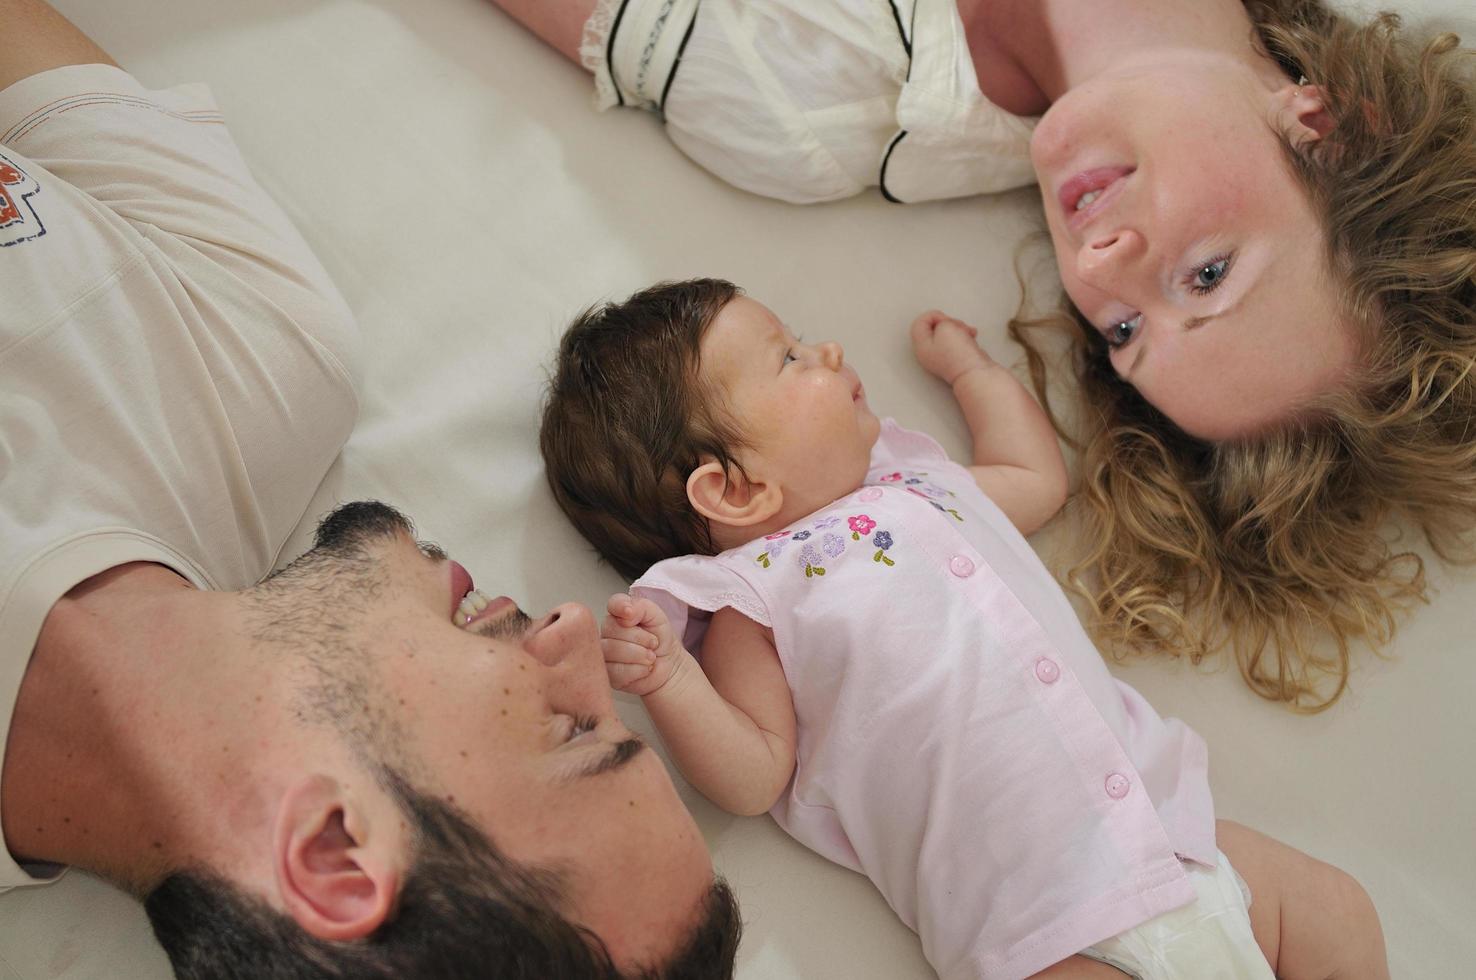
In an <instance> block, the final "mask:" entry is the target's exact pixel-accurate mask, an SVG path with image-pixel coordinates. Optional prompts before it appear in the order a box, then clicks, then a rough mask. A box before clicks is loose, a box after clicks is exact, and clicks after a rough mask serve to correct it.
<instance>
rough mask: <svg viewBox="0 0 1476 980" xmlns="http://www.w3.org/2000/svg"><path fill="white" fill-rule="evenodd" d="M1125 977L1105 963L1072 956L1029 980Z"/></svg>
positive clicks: (1110, 978)
mask: <svg viewBox="0 0 1476 980" xmlns="http://www.w3.org/2000/svg"><path fill="white" fill-rule="evenodd" d="M1125 975H1126V974H1124V973H1123V972H1122V971H1121V970H1119V969H1117V968H1116V967H1112V966H1108V965H1107V964H1106V963H1099V962H1097V961H1096V960H1093V959H1088V958H1087V957H1085V956H1073V957H1071V959H1069V960H1062V961H1061V962H1059V963H1057V964H1056V965H1055V966H1053V967H1051V968H1050V969H1048V970H1041V971H1040V972H1039V973H1037V974H1035V975H1034V976H1032V977H1030V980H1122V978H1123V977H1124V976H1125Z"/></svg>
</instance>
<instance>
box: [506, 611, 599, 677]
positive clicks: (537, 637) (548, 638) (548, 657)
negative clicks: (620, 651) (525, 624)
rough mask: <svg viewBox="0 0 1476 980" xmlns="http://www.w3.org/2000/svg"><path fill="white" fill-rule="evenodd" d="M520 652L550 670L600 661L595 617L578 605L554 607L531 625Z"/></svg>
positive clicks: (597, 627)
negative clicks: (582, 661) (525, 652)
mask: <svg viewBox="0 0 1476 980" xmlns="http://www.w3.org/2000/svg"><path fill="white" fill-rule="evenodd" d="M523 649H525V650H527V651H528V652H529V653H530V654H532V655H533V657H534V658H535V659H537V660H538V662H539V663H542V664H544V665H546V666H549V667H561V666H566V665H567V666H570V667H577V666H578V665H579V663H580V661H581V660H585V659H591V658H593V659H594V660H597V661H598V660H600V659H601V655H600V631H599V625H598V624H597V623H596V622H595V618H594V614H593V613H591V612H590V611H589V610H588V609H586V608H585V607H584V606H581V605H580V604H579V603H577V602H566V603H564V604H563V605H560V606H555V607H554V608H553V609H551V610H549V611H548V613H547V614H546V615H545V616H544V617H543V618H542V619H541V620H538V621H537V622H535V623H534V624H533V628H532V629H531V630H530V631H529V632H528V634H527V635H526V637H525V638H524V640H523Z"/></svg>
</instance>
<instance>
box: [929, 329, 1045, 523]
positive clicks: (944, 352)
mask: <svg viewBox="0 0 1476 980" xmlns="http://www.w3.org/2000/svg"><path fill="white" fill-rule="evenodd" d="M976 334H977V331H976V330H975V329H974V328H973V327H971V326H969V325H968V324H966V323H963V322H962V321H959V320H955V319H953V318H952V317H949V316H947V315H945V314H943V313H939V312H938V311H937V310H929V311H928V312H927V313H924V314H922V316H919V317H918V318H917V319H916V320H914V321H913V322H912V346H913V350H914V352H915V353H916V354H917V359H918V361H919V363H921V364H922V366H923V367H925V368H927V370H928V371H929V372H931V373H932V374H934V375H936V376H937V377H939V378H941V379H942V380H944V381H946V382H948V384H949V386H950V387H952V388H953V397H954V398H956V399H958V407H959V409H960V410H961V411H962V412H963V416H964V421H966V422H967V423H968V425H969V434H970V435H971V436H972V437H973V442H974V459H973V462H974V465H973V466H971V467H969V471H970V472H971V473H972V474H973V475H974V480H975V482H977V483H978V484H979V488H980V489H982V490H983V491H984V493H985V494H987V495H988V497H989V499H990V500H992V501H994V503H995V504H996V505H997V506H998V507H999V509H1000V510H1002V511H1004V512H1005V514H1006V515H1007V516H1008V517H1009V519H1010V520H1011V522H1013V523H1014V525H1015V527H1017V528H1019V530H1020V533H1021V534H1030V533H1032V532H1034V531H1035V530H1036V529H1038V528H1039V527H1040V526H1041V525H1043V524H1045V522H1046V521H1048V520H1050V519H1051V518H1052V517H1053V516H1054V515H1055V513H1056V511H1058V510H1060V509H1061V507H1062V505H1064V504H1065V503H1066V489H1067V483H1066V461H1065V459H1063V458H1062V456H1061V446H1060V443H1058V442H1057V441H1056V433H1055V430H1054V429H1052V428H1051V423H1050V420H1049V419H1048V418H1046V414H1045V412H1044V411H1042V410H1041V407H1040V405H1038V404H1037V403H1036V401H1035V399H1034V398H1031V397H1030V393H1029V392H1028V391H1026V390H1025V386H1024V385H1022V384H1020V382H1019V381H1017V380H1015V378H1014V376H1013V375H1011V374H1010V373H1009V372H1008V371H1006V370H1005V369H1004V368H1003V367H1000V365H998V364H997V363H995V361H994V360H993V359H992V358H991V357H990V356H989V355H988V354H986V353H984V351H983V350H982V349H981V348H980V347H979V345H978V343H977V342H976V341H975V339H974V338H975V336H976Z"/></svg>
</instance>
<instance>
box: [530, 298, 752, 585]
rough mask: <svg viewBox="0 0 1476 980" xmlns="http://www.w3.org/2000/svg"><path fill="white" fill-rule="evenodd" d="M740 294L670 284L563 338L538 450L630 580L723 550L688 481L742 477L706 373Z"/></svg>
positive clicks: (606, 308)
mask: <svg viewBox="0 0 1476 980" xmlns="http://www.w3.org/2000/svg"><path fill="white" fill-rule="evenodd" d="M740 292H741V290H739V288H738V287H737V286H735V285H733V284H732V283H731V282H726V281H724V280H722V279H688V280H686V281H684V282H662V283H657V284H656V285H654V286H651V287H649V288H647V289H643V290H641V291H640V292H638V293H636V294H634V295H633V296H631V297H630V298H629V299H627V300H626V301H625V302H623V303H605V304H603V305H597V306H593V307H590V308H589V309H588V310H586V311H584V313H582V314H580V315H579V316H578V317H576V318H575V320H574V322H573V323H572V324H571V325H570V326H569V329H568V331H567V332H566V333H565V334H564V338H563V340H562V341H560V343H559V354H558V361H557V363H556V364H555V365H554V371H553V378H552V380H551V381H550V383H549V389H548V396H547V400H546V401H545V403H544V406H543V425H542V428H541V431H540V432H539V437H538V443H539V448H540V449H541V450H542V452H543V463H544V467H545V470H546V473H547V476H548V485H549V487H550V488H552V490H553V494H554V499H555V500H557V501H558V503H559V507H560V508H561V509H562V510H563V511H564V513H565V514H566V515H568V517H569V520H570V521H572V522H573V523H574V526H575V527H576V528H578V529H579V532H580V533H581V534H583V535H584V536H585V538H586V539H588V540H589V542H590V544H592V545H594V547H595V550H596V551H598V552H599V553H600V557H602V558H604V559H605V561H607V562H609V563H610V564H611V565H612V566H614V568H615V570H616V571H618V572H619V573H620V574H621V575H624V576H625V577H626V578H628V579H634V578H638V577H640V576H641V574H643V573H644V572H645V571H646V569H648V568H650V567H651V566H652V565H654V564H655V563H656V562H658V561H661V560H662V559H664V558H672V557H675V556H677V555H692V554H703V555H711V554H716V553H717V549H716V547H715V546H714V544H713V541H712V534H711V532H710V530H709V528H708V525H707V521H706V519H705V518H703V517H702V515H701V514H699V513H697V511H695V510H694V509H693V508H692V505H691V503H690V502H689V501H688V500H687V477H688V475H689V474H690V473H691V472H692V471H693V470H694V469H696V468H697V467H698V466H700V465H701V464H703V463H704V462H708V461H710V460H717V461H718V462H719V463H721V464H722V466H723V468H724V470H726V471H728V472H740V473H741V472H742V468H741V467H740V466H739V465H738V463H737V461H736V460H735V459H734V458H733V455H732V454H733V453H734V451H735V450H737V449H738V448H739V447H740V446H741V445H742V437H741V434H740V433H739V431H738V429H737V427H736V426H735V425H734V424H733V423H732V422H731V421H730V420H729V418H728V416H727V413H726V412H725V411H724V407H723V404H722V394H721V392H719V391H717V390H716V389H715V388H713V387H712V386H710V385H707V384H704V383H703V382H702V381H701V379H700V378H699V376H698V367H699V365H700V363H701V343H702V338H703V336H704V335H705V334H706V333H707V329H708V328H709V327H710V326H711V325H712V322H713V320H714V319H716V318H717V315H718V314H719V313H720V312H721V311H722V309H723V307H725V306H727V305H728V303H729V302H731V301H732V300H733V298H734V297H736V296H738V295H739V293H740Z"/></svg>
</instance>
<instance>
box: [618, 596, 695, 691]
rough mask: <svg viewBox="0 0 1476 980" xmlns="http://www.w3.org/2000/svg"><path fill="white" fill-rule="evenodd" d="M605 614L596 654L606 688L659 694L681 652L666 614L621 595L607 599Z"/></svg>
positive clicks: (641, 600)
mask: <svg viewBox="0 0 1476 980" xmlns="http://www.w3.org/2000/svg"><path fill="white" fill-rule="evenodd" d="M606 612H607V615H606V616H605V623H604V626H603V627H602V628H601V630H600V650H601V651H602V652H603V653H604V655H605V674H606V676H608V677H609V679H610V686H611V687H613V688H614V689H615V690H617V691H625V692H627V693H629V694H637V695H640V696H641V697H645V696H646V695H647V694H651V693H652V692H654V691H657V690H659V689H660V688H661V687H662V685H664V684H665V683H666V682H667V681H668V680H669V679H670V678H671V673H672V670H673V668H674V667H675V665H676V663H677V660H678V659H679V658H678V657H677V656H676V654H677V653H678V652H679V651H680V649H681V645H680V644H679V643H678V642H677V639H676V635H675V633H673V632H672V628H671V623H670V621H668V620H667V618H666V614H665V613H663V612H662V611H661V607H660V606H658V605H656V603H654V602H652V601H651V600H650V599H637V598H634V597H633V596H630V595H627V594H626V593H624V592H621V593H618V594H616V595H612V596H611V597H610V601H609V603H607V604H606Z"/></svg>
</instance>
